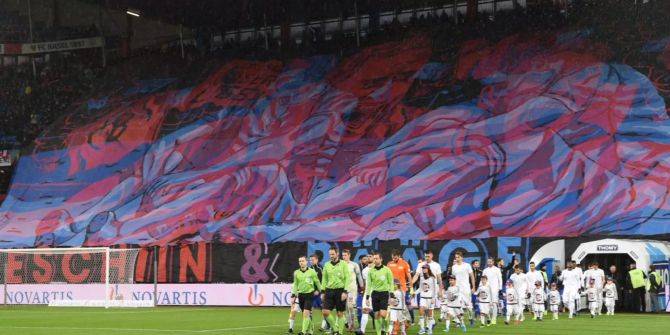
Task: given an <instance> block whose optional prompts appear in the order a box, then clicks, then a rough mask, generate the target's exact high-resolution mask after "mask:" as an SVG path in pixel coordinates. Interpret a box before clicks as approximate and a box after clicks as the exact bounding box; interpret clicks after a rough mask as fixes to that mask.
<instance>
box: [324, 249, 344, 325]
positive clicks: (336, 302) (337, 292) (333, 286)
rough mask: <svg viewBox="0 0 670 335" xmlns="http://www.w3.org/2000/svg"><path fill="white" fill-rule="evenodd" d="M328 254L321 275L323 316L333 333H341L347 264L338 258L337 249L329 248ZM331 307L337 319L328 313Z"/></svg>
mask: <svg viewBox="0 0 670 335" xmlns="http://www.w3.org/2000/svg"><path fill="white" fill-rule="evenodd" d="M328 255H329V256H330V262H328V263H326V265H325V266H324V267H323V277H322V283H323V287H324V291H325V292H324V294H323V295H322V297H321V300H323V317H324V318H326V320H328V323H329V324H330V326H331V327H332V328H333V331H334V335H341V333H340V332H341V331H344V311H345V310H346V309H347V292H346V291H345V290H344V288H345V286H346V284H347V283H349V266H348V265H347V263H345V262H343V261H341V260H340V256H339V254H338V252H337V249H335V248H330V250H329V251H328ZM333 309H335V310H336V311H337V319H335V318H334V317H333V315H332V314H330V312H331V311H332V310H333Z"/></svg>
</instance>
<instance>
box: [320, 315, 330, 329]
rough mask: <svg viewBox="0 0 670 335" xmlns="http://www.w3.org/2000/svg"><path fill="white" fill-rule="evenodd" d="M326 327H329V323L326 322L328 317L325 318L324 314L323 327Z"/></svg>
mask: <svg viewBox="0 0 670 335" xmlns="http://www.w3.org/2000/svg"><path fill="white" fill-rule="evenodd" d="M326 327H328V323H326V319H325V316H324V319H323V320H321V328H323V329H326Z"/></svg>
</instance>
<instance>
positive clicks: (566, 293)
mask: <svg viewBox="0 0 670 335" xmlns="http://www.w3.org/2000/svg"><path fill="white" fill-rule="evenodd" d="M578 290H579V289H578V288H577V287H574V288H571V287H566V288H564V289H563V297H562V298H563V303H564V304H565V305H566V306H567V305H568V303H570V302H571V301H574V300H575V299H578V298H579V293H578Z"/></svg>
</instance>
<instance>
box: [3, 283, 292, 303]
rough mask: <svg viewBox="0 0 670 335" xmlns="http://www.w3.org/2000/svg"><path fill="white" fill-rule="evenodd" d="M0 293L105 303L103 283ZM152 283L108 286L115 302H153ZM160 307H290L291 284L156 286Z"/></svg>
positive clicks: (8, 299) (20, 298) (24, 299)
mask: <svg viewBox="0 0 670 335" xmlns="http://www.w3.org/2000/svg"><path fill="white" fill-rule="evenodd" d="M0 292H2V293H3V296H4V298H5V300H4V303H6V304H8V305H47V304H49V302H50V301H54V300H72V301H75V300H104V299H105V285H104V284H41V285H23V284H21V285H8V286H7V292H6V294H4V293H5V292H4V287H2V286H0ZM154 294H155V293H154V286H153V285H151V284H116V285H110V292H109V297H112V299H117V300H135V301H144V300H153V299H154ZM157 297H158V300H157V302H158V305H162V306H289V305H290V300H291V285H290V284H159V285H158V293H157Z"/></svg>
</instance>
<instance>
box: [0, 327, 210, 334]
mask: <svg viewBox="0 0 670 335" xmlns="http://www.w3.org/2000/svg"><path fill="white" fill-rule="evenodd" d="M0 329H50V330H54V329H55V330H97V331H101V330H109V331H127V332H166V333H168V332H169V333H194V332H198V331H197V330H186V329H151V328H146V329H141V328H95V327H40V326H34V327H28V326H24V327H21V326H0Z"/></svg>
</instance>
